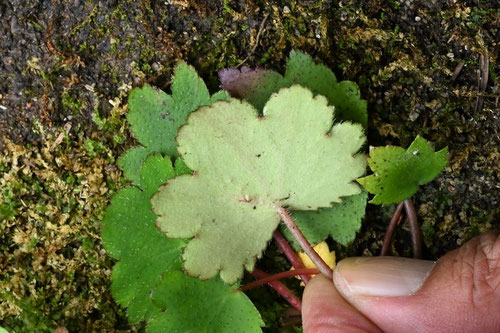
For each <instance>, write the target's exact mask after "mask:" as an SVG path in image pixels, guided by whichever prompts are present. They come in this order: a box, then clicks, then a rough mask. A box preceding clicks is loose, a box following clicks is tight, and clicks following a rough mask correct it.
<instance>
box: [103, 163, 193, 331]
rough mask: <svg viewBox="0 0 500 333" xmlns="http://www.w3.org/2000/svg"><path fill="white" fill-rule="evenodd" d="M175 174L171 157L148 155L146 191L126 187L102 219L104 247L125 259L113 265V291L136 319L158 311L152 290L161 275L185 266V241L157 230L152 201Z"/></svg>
mask: <svg viewBox="0 0 500 333" xmlns="http://www.w3.org/2000/svg"><path fill="white" fill-rule="evenodd" d="M176 174H177V173H176V172H175V170H174V168H173V167H172V164H171V162H170V159H169V158H168V157H166V158H163V157H161V156H160V155H158V154H157V155H151V156H149V157H148V158H147V159H146V161H145V162H144V166H143V168H142V170H141V173H140V175H139V181H138V183H139V185H140V186H141V187H142V188H143V190H140V189H139V188H136V187H127V188H125V189H123V190H121V191H119V192H118V193H117V194H116V195H115V196H114V197H113V199H112V200H111V205H110V206H109V207H108V209H107V210H106V214H105V217H104V220H103V222H102V223H103V229H102V238H103V243H104V247H105V249H106V250H107V251H108V252H109V253H110V254H111V255H112V256H113V257H115V258H117V259H120V261H119V262H118V263H117V264H115V266H114V267H113V273H112V281H113V283H112V285H111V292H112V294H113V297H114V298H115V300H116V301H117V302H118V303H119V304H120V305H122V306H126V307H127V315H128V317H129V320H130V322H132V323H136V322H138V321H140V320H141V319H143V318H146V319H148V318H151V317H152V316H153V315H154V314H156V313H157V312H158V311H159V309H158V308H157V307H155V306H154V305H153V303H152V302H151V300H150V297H149V292H150V290H151V288H152V287H153V286H154V285H155V284H156V283H158V282H159V281H160V277H161V274H162V273H164V272H167V271H171V270H179V269H181V260H180V255H181V249H182V247H183V246H184V245H185V241H184V240H181V239H167V238H165V235H164V234H162V233H160V232H159V231H158V230H157V229H156V228H155V219H156V216H155V215H154V214H153V213H152V211H151V202H150V197H151V194H153V193H154V192H156V190H157V188H158V186H159V185H160V184H162V183H163V182H165V180H166V179H168V178H172V177H174V176H175V175H176Z"/></svg>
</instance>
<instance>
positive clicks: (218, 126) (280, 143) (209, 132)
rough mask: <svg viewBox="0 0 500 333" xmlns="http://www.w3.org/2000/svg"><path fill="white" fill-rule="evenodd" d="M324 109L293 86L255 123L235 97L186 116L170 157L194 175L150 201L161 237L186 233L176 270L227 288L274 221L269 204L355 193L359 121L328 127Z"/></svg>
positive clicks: (321, 101) (312, 203) (329, 112)
mask: <svg viewBox="0 0 500 333" xmlns="http://www.w3.org/2000/svg"><path fill="white" fill-rule="evenodd" d="M332 121H333V108H332V107H329V106H328V105H327V101H326V99H325V98H324V97H322V96H316V97H313V94H312V93H311V92H310V91H309V90H307V89H305V88H303V87H300V86H292V87H291V88H285V89H282V90H280V92H278V93H277V94H276V95H274V96H273V97H272V98H271V99H270V100H269V101H268V103H267V104H266V106H265V107H264V110H263V117H259V114H258V112H257V110H255V109H254V107H252V106H251V105H250V104H248V103H245V102H241V101H239V100H231V101H229V102H217V103H214V104H213V105H212V106H211V107H204V108H201V109H199V110H198V111H196V112H193V113H192V114H191V115H190V116H189V118H188V124H187V125H186V126H184V127H182V128H181V129H180V131H179V136H178V137H177V141H178V143H179V148H178V150H179V154H180V155H181V156H182V159H183V160H184V162H185V163H186V165H187V166H188V167H189V168H190V169H192V170H195V173H194V175H185V176H180V177H177V178H175V179H172V180H169V181H168V182H167V185H166V186H164V187H162V188H161V189H160V191H159V192H158V193H157V194H156V195H155V196H153V198H152V204H153V209H154V211H155V212H156V213H157V215H159V218H158V220H157V226H158V227H159V228H160V230H162V231H164V232H165V233H166V234H167V236H168V237H174V238H175V237H186V238H187V237H194V239H192V240H191V241H190V242H189V244H188V245H187V247H186V249H185V252H184V254H183V259H184V260H185V269H186V270H187V272H188V273H189V274H191V275H194V276H199V277H201V278H202V279H208V278H211V277H213V276H215V275H216V274H217V272H218V271H220V275H221V277H222V279H223V280H224V281H226V282H227V283H234V282H236V281H237V280H238V279H239V278H240V277H241V276H242V274H243V267H245V268H246V269H248V270H252V269H253V266H254V263H255V258H256V257H259V256H260V255H261V254H262V251H263V249H264V248H265V247H266V245H267V242H268V240H269V239H270V238H271V236H272V232H273V231H274V230H275V229H276V227H277V224H278V222H279V218H278V215H277V212H276V210H277V208H278V207H282V206H283V207H289V208H291V209H296V210H315V209H317V208H320V207H330V206H331V204H332V202H339V201H340V197H343V196H349V195H354V194H357V193H359V191H360V190H359V187H358V186H357V185H356V184H354V183H353V182H352V181H353V180H354V179H356V178H357V177H359V176H361V175H362V174H363V173H364V170H365V163H366V161H365V156H363V155H361V154H357V152H358V151H359V149H360V147H361V146H362V144H363V143H364V141H365V137H364V134H363V129H362V127H361V126H360V125H355V124H351V123H347V122H346V123H341V124H337V125H335V126H333V128H332Z"/></svg>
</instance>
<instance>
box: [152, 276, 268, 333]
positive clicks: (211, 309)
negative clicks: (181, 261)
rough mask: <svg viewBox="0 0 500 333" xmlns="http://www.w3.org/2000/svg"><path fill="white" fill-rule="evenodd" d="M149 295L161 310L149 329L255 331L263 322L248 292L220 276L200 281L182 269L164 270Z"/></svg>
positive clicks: (160, 331) (209, 332)
mask: <svg viewBox="0 0 500 333" xmlns="http://www.w3.org/2000/svg"><path fill="white" fill-rule="evenodd" d="M151 297H152V298H153V302H154V304H155V305H156V306H158V307H159V308H160V309H161V310H162V312H160V313H158V314H157V315H156V316H155V317H154V318H153V319H152V320H151V322H150V323H149V324H148V327H147V332H148V333H163V332H197V333H198V332H199V333H204V332H207V333H212V332H217V333H233V332H238V333H239V332H242V333H254V332H261V329H260V327H261V326H263V322H262V320H261V318H260V314H259V312H258V311H257V310H256V309H255V306H254V305H253V304H252V302H251V301H250V300H249V299H248V298H247V296H246V295H245V294H243V293H242V292H234V290H233V288H231V287H229V286H227V285H226V284H224V283H223V282H222V281H220V280H219V279H212V280H207V281H200V280H199V279H196V278H191V277H188V276H186V275H184V274H182V273H181V272H170V273H166V274H165V275H164V276H163V277H162V280H161V282H160V283H159V284H158V285H157V286H156V287H155V288H154V289H153V291H152V295H151Z"/></svg>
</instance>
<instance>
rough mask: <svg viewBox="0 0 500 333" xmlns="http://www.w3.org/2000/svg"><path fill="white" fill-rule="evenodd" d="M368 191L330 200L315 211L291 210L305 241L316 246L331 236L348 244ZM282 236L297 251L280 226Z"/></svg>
mask: <svg viewBox="0 0 500 333" xmlns="http://www.w3.org/2000/svg"><path fill="white" fill-rule="evenodd" d="M367 198H368V193H367V192H366V191H362V192H361V193H359V194H356V195H352V196H349V197H344V198H342V202H341V203H334V204H333V206H332V207H329V208H320V209H318V210H316V211H294V212H292V217H293V218H294V219H295V223H296V224H297V226H298V227H299V228H300V230H301V231H302V233H303V234H304V236H305V237H306V238H307V240H308V241H309V242H310V243H311V244H312V245H316V244H318V243H321V242H322V241H324V240H325V239H326V238H327V237H328V236H331V237H332V238H333V239H334V240H335V241H337V242H339V243H340V244H342V245H346V246H347V245H349V244H350V243H351V242H352V241H353V240H354V238H355V237H356V233H357V232H358V231H359V229H360V228H361V220H362V219H363V216H364V215H365V208H366V199H367ZM282 232H283V234H284V235H285V237H286V238H287V239H288V240H289V241H290V242H291V243H292V244H293V246H294V248H295V249H296V250H299V246H298V244H297V243H296V242H295V239H294V238H293V237H292V235H291V234H290V232H289V231H288V229H286V228H285V227H283V228H282Z"/></svg>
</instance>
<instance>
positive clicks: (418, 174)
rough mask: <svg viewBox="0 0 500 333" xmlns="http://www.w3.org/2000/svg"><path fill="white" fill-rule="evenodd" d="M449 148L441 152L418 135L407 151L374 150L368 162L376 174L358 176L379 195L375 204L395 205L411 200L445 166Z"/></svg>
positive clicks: (390, 148)
mask: <svg viewBox="0 0 500 333" xmlns="http://www.w3.org/2000/svg"><path fill="white" fill-rule="evenodd" d="M447 159H448V149H447V148H444V149H442V150H440V151H438V152H434V149H433V148H432V146H431V145H430V143H429V142H428V141H427V140H425V139H424V138H422V137H420V136H417V137H416V138H415V140H414V141H413V143H412V144H411V145H410V147H408V149H407V150H405V149H404V148H401V147H395V146H387V147H377V148H373V149H371V150H370V158H369V159H368V165H369V166H370V168H371V169H372V171H373V172H374V174H372V175H369V176H367V177H363V178H360V179H358V182H359V183H360V184H361V185H363V186H364V187H365V188H366V190H367V191H368V192H370V193H372V194H375V197H374V198H373V199H372V200H371V201H370V202H371V203H374V204H384V205H388V204H392V203H397V202H401V201H403V200H406V199H408V198H409V197H411V196H412V195H413V194H415V193H416V192H417V190H418V186H419V185H423V184H427V183H428V182H430V181H431V180H433V179H434V178H436V176H437V175H438V174H439V173H440V172H441V171H442V170H443V169H444V167H445V166H446V162H447Z"/></svg>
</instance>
